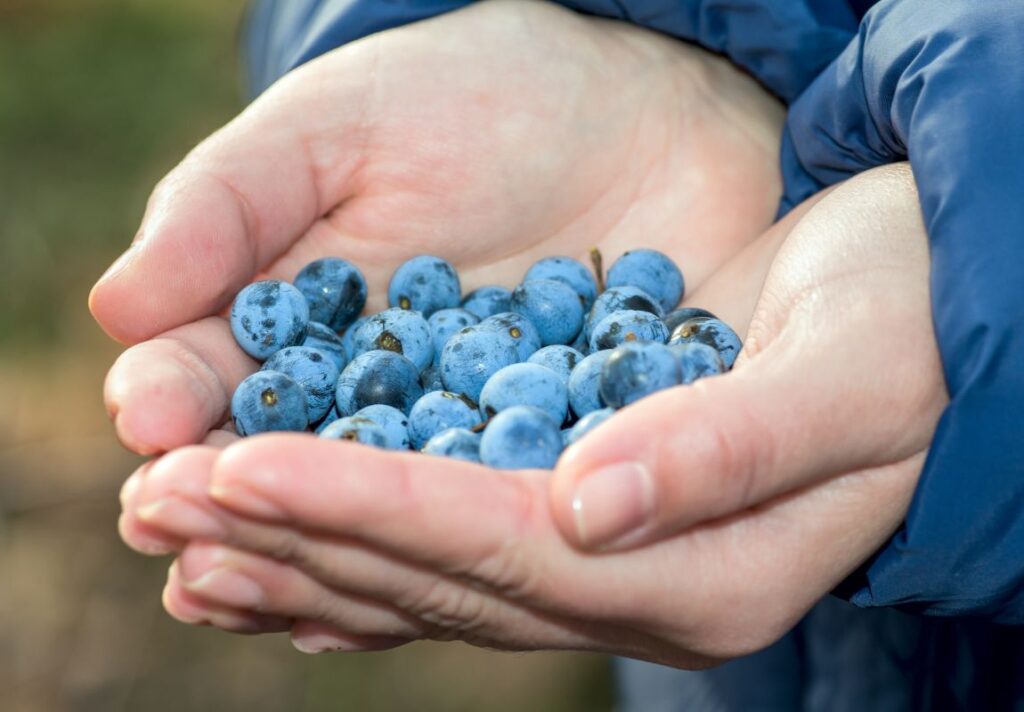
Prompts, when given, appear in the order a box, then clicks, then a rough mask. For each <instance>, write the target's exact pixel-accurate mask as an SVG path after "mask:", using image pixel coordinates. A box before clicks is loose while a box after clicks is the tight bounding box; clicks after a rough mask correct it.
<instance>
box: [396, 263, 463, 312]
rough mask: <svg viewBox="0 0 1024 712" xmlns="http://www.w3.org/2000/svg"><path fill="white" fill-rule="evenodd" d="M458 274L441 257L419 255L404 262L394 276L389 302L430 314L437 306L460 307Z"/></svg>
mask: <svg viewBox="0 0 1024 712" xmlns="http://www.w3.org/2000/svg"><path fill="white" fill-rule="evenodd" d="M461 293H462V288H461V287H460V286H459V275H458V274H457V273H456V272H455V268H454V267H452V266H451V264H449V263H448V262H447V261H445V260H442V259H441V258H440V257H432V256H430V255H420V256H419V257H413V258H412V259H411V260H409V261H408V262H405V263H404V264H402V266H400V267H399V268H398V269H396V270H395V273H394V274H393V275H392V276H391V284H389V285H388V305H390V306H392V307H397V308H399V309H413V310H415V311H418V312H420V313H422V314H423V316H424V317H429V316H430V315H431V314H433V313H434V312H436V311H437V310H438V309H450V308H452V307H457V306H459V295H460V294H461Z"/></svg>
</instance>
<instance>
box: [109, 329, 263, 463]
mask: <svg viewBox="0 0 1024 712" xmlns="http://www.w3.org/2000/svg"><path fill="white" fill-rule="evenodd" d="M256 367H257V364H256V362H255V361H253V360H252V359H250V358H249V357H248V356H246V355H245V353H244V352H243V351H242V350H241V349H240V348H238V346H237V345H236V344H235V341H234V338H233V337H232V336H231V329H230V327H229V326H228V324H227V322H226V321H225V320H224V319H222V318H220V317H210V318H207V319H202V320H200V321H197V322H194V323H192V324H188V325H186V326H182V327H179V328H177V329H174V330H172V331H169V332H167V333H166V334H163V335H162V336H160V337H159V338H157V339H154V340H152V341H146V342H144V343H141V344H138V345H137V346H133V347H131V348H129V349H128V350H127V351H125V352H124V353H123V354H121V356H120V358H118V360H117V361H116V362H115V363H114V365H113V367H111V369H110V372H109V373H108V374H107V380H106V383H105V385H104V400H105V401H106V406H107V412H108V413H109V414H110V416H111V418H112V419H113V421H114V427H115V429H116V431H117V435H118V437H119V438H120V440H121V442H122V443H124V445H125V446H126V447H128V448H129V449H131V450H133V451H135V452H138V453H140V454H143V455H151V454H155V453H160V452H168V451H170V450H173V449H175V448H179V447H183V446H185V445H191V444H194V443H198V442H202V441H203V440H204V439H205V438H206V437H207V436H208V434H209V433H210V431H211V430H212V429H214V428H217V426H219V425H221V424H223V423H224V422H225V421H226V420H227V418H228V417H229V415H230V413H229V407H230V402H231V394H232V393H233V392H234V389H235V387H236V386H237V385H238V383H239V382H241V381H242V379H244V378H245V377H246V376H247V375H249V374H250V373H252V372H253V371H255V370H256ZM228 439H229V438H225V437H223V436H217V442H221V443H223V442H226V441H227V440H228Z"/></svg>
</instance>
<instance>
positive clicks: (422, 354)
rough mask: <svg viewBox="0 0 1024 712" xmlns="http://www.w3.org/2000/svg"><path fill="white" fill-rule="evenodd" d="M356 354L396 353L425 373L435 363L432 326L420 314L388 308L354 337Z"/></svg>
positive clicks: (360, 328) (362, 327) (361, 327)
mask: <svg viewBox="0 0 1024 712" xmlns="http://www.w3.org/2000/svg"><path fill="white" fill-rule="evenodd" d="M353 343H354V344H355V348H356V350H355V354H356V355H358V354H362V353H366V352H367V351H373V350H374V349H382V350H384V351H394V352H395V353H396V354H402V355H403V356H405V357H406V358H407V359H409V360H410V361H412V362H413V363H414V364H415V365H416V368H417V369H419V370H420V371H422V370H423V369H425V368H426V367H427V366H429V365H430V364H431V363H433V361H434V341H433V339H432V337H431V335H430V325H429V324H427V320H426V319H424V318H423V317H422V316H420V314H419V312H414V311H406V310H404V309H385V310H384V311H382V312H378V313H377V314H374V315H373V316H371V317H370V318H368V319H367V320H366V321H365V322H364V323H363V325H362V326H360V327H359V331H357V332H356V334H355V336H354V337H353Z"/></svg>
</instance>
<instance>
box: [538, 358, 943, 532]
mask: <svg viewBox="0 0 1024 712" xmlns="http://www.w3.org/2000/svg"><path fill="white" fill-rule="evenodd" d="M834 348H835V347H834V346H832V345H830V344H821V345H820V352H819V349H814V348H808V347H807V345H805V344H798V343H796V342H789V343H787V342H785V341H782V340H779V341H776V342H774V343H772V344H770V345H769V346H768V347H767V348H766V349H765V351H763V352H761V353H760V354H757V355H756V356H754V357H752V358H750V359H748V360H747V361H746V362H745V363H743V364H742V365H741V366H740V367H738V368H737V369H736V370H734V371H732V372H730V373H728V374H725V375H722V376H715V377H713V378H707V379H703V380H700V381H697V382H696V383H694V384H693V385H689V386H681V387H676V388H673V389H670V390H667V391H663V392H661V393H657V394H655V395H653V396H651V397H649V398H646V399H644V400H642V401H640V402H639V403H637V404H635V405H634V406H631V407H629V408H626V409H625V410H623V411H622V412H621V413H620V414H618V415H617V416H616V417H614V418H612V419H610V420H608V421H607V422H605V423H603V424H602V425H601V426H600V427H599V428H598V430H599V431H600V435H599V436H589V437H585V438H584V439H583V440H582V441H580V442H579V443H578V444H577V445H575V446H573V447H572V448H570V449H569V450H568V451H567V452H566V454H565V456H564V457H563V458H562V460H561V461H560V462H559V464H558V467H557V471H556V473H555V475H554V477H553V478H552V481H551V485H550V487H551V489H550V494H551V503H552V508H553V516H554V518H555V520H556V522H557V523H558V526H559V528H560V530H561V531H562V533H563V535H564V536H565V537H566V538H567V539H568V540H569V541H570V542H571V543H572V544H573V545H575V546H577V547H579V548H583V549H621V548H625V547H629V546H634V545H638V544H643V543H647V542H651V541H656V540H658V539H661V538H663V537H665V536H668V535H672V534H675V533H677V532H680V531H682V530H684V529H686V528H688V527H691V526H693V525H694V524H697V523H699V522H703V521H707V520H711V519H715V518H719V517H723V516H726V515H729V514H733V513H736V512H739V511H741V510H744V509H746V508H748V507H751V506H754V505H757V504H759V503H762V502H766V501H768V500H770V499H773V498H775V497H777V496H779V495H782V494H784V493H787V492H790V491H793V490H796V489H799V488H802V487H805V486H807V485H810V484H812V483H814V482H817V481H820V480H823V479H826V478H828V477H831V476H834V475H836V474H841V473H845V472H850V471H853V470H859V469H865V468H868V467H874V466H880V465H882V464H886V463H889V462H894V461H897V460H900V459H904V458H906V457H909V456H910V455H911V454H913V453H914V452H918V451H920V450H921V449H923V448H924V447H926V446H927V439H925V440H924V441H923V442H919V440H920V438H917V437H911V436H899V435H897V436H896V437H894V436H893V433H906V432H908V431H909V430H911V428H908V426H907V424H906V421H907V419H908V418H909V417H916V415H912V414H911V415H908V412H907V408H906V407H905V405H904V407H898V403H897V402H895V399H896V398H898V397H899V396H898V394H894V396H893V397H888V398H887V397H885V390H886V389H887V388H888V386H887V384H884V383H881V382H878V383H877V386H878V387H877V388H876V387H873V385H872V384H871V383H870V379H871V368H872V364H871V362H872V361H873V360H874V359H872V358H867V359H859V361H860V363H859V364H857V365H858V366H859V367H858V368H849V367H846V368H844V366H843V364H836V363H835V362H837V361H842V360H843V359H842V358H841V357H836V356H835V354H836V353H837V352H836V351H834V350H833V349H834ZM830 350H833V351H832V354H833V356H832V362H831V363H832V365H829V363H830V362H829V360H828V359H823V358H822V357H821V353H828V352H829V351H830ZM846 351H847V352H851V351H852V350H851V349H846ZM840 353H841V352H840ZM864 374H867V377H866V378H860V377H858V376H860V375H864ZM876 382H877V379H876Z"/></svg>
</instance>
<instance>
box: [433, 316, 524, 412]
mask: <svg viewBox="0 0 1024 712" xmlns="http://www.w3.org/2000/svg"><path fill="white" fill-rule="evenodd" d="M484 321H486V320H484ZM483 323H484V322H481V323H480V324H478V325H477V326H470V327H467V328H465V329H463V330H462V331H460V332H459V333H457V334H455V336H453V337H452V338H450V339H448V343H447V344H445V345H444V349H443V350H442V351H441V380H442V381H443V382H444V385H445V388H447V389H448V390H449V391H452V392H453V393H461V394H463V395H465V396H468V397H469V398H470V399H471V400H473V401H479V400H480V391H481V390H483V387H484V384H485V383H487V379H488V378H490V377H491V376H492V375H494V374H495V373H497V372H498V371H500V370H501V369H502V368H504V367H505V366H508V365H510V364H513V363H517V362H518V361H519V360H520V359H519V353H518V352H517V351H516V344H515V342H514V341H512V340H510V339H509V338H507V337H503V336H502V334H501V333H499V332H497V331H495V330H494V329H489V328H483Z"/></svg>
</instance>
